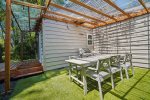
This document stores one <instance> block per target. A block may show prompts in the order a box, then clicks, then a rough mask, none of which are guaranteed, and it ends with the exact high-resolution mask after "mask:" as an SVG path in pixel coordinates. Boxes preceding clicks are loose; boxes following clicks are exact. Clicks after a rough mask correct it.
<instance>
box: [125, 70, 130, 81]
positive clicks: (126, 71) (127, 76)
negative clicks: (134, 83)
mask: <svg viewBox="0 0 150 100" xmlns="http://www.w3.org/2000/svg"><path fill="white" fill-rule="evenodd" d="M125 73H126V78H127V79H129V75H128V69H127V68H125Z"/></svg>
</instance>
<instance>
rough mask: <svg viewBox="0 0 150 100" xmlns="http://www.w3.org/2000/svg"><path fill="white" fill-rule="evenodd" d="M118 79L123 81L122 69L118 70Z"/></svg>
mask: <svg viewBox="0 0 150 100" xmlns="http://www.w3.org/2000/svg"><path fill="white" fill-rule="evenodd" d="M120 78H121V80H123V75H122V69H121V70H120Z"/></svg>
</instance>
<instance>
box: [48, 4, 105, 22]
mask: <svg viewBox="0 0 150 100" xmlns="http://www.w3.org/2000/svg"><path fill="white" fill-rule="evenodd" d="M50 5H51V6H53V7H56V8H59V9H62V10H65V11H68V12H71V13H74V14H77V15H80V16H83V17H86V18H89V19H92V20H95V21H99V22H102V23H104V24H106V22H105V21H102V20H100V19H97V18H94V17H91V16H88V15H85V14H82V13H80V12H77V11H74V10H71V9H68V8H65V7H62V6H60V5H58V4H54V3H50Z"/></svg>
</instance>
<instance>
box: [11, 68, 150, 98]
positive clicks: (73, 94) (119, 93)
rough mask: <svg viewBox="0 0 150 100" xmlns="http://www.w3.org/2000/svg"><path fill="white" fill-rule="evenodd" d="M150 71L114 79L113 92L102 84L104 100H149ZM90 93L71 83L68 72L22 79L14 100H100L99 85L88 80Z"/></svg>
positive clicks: (15, 90)
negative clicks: (122, 78) (84, 92)
mask: <svg viewBox="0 0 150 100" xmlns="http://www.w3.org/2000/svg"><path fill="white" fill-rule="evenodd" d="M149 71H150V70H148V69H142V68H135V76H133V77H132V76H130V77H131V78H130V79H129V80H127V79H125V78H124V80H123V81H120V78H119V77H118V78H116V79H115V83H116V87H115V89H113V90H112V89H111V84H110V82H109V81H110V80H109V79H108V80H107V81H108V82H107V83H103V90H104V99H105V100H120V99H124V100H126V99H128V100H150V72H149ZM88 83H89V84H88V89H89V92H88V94H87V95H86V96H84V95H83V89H82V87H81V86H80V85H79V84H77V83H76V82H70V81H69V78H68V74H67V71H66V70H65V69H61V70H54V71H47V72H45V73H44V74H41V75H37V76H32V77H29V78H25V79H20V80H19V81H18V82H17V84H16V87H15V89H14V92H13V94H12V96H11V98H10V99H11V100H99V92H98V87H97V82H95V81H92V80H90V79H88Z"/></svg>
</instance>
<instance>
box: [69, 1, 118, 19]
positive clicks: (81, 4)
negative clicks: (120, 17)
mask: <svg viewBox="0 0 150 100" xmlns="http://www.w3.org/2000/svg"><path fill="white" fill-rule="evenodd" d="M70 1H71V2H73V3H76V4H78V5H80V6H82V7H85V8H87V9H89V10H91V11H94V12H96V13H98V14H100V15H103V16H105V17H108V18H110V19H113V20H115V21H117V19H115V18H114V17H112V16H110V15H108V14H105V13H104V12H102V11H101V10H98V9H96V8H93V7H91V6H89V5H87V4H85V3H83V2H81V1H79V0H70Z"/></svg>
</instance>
